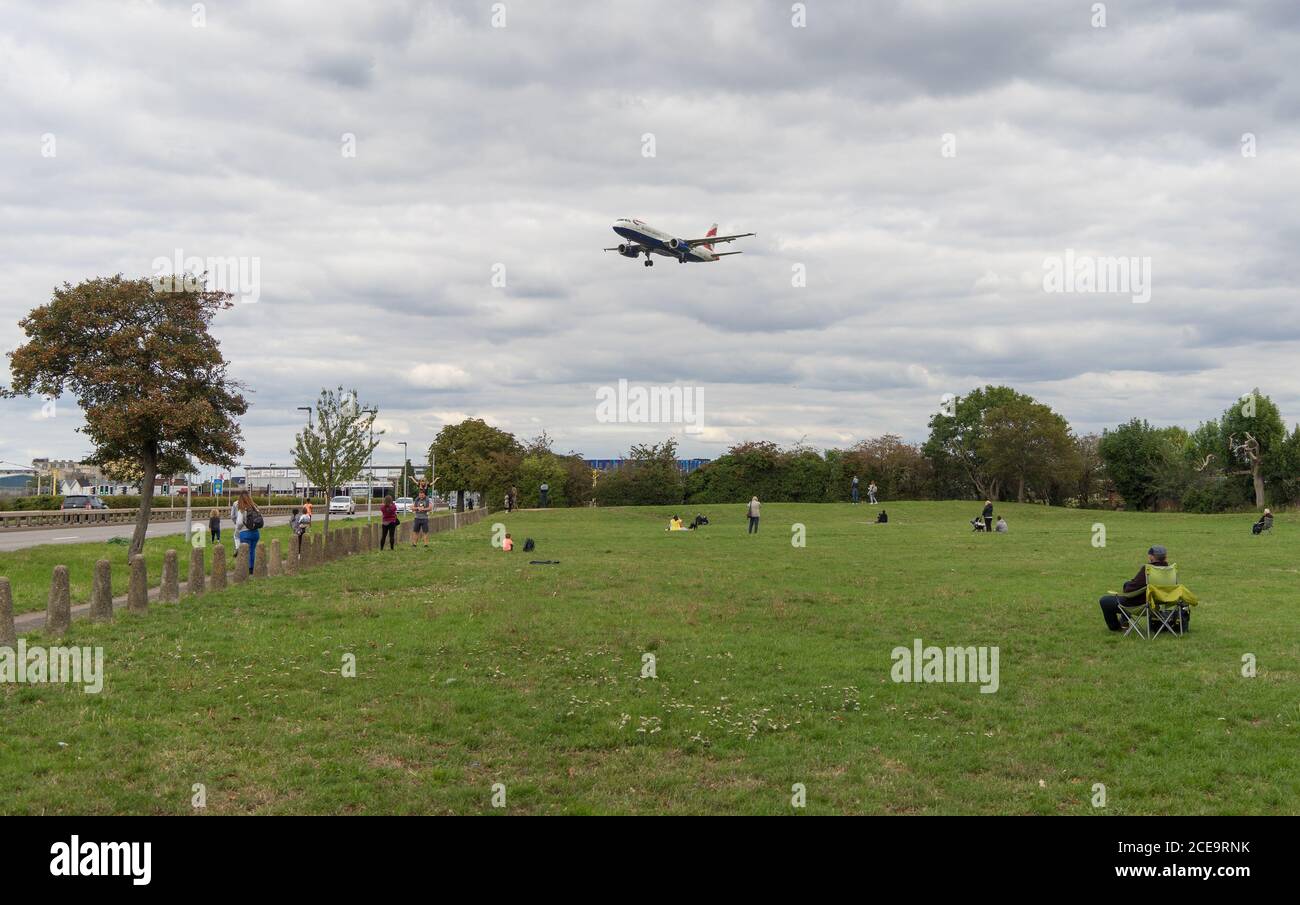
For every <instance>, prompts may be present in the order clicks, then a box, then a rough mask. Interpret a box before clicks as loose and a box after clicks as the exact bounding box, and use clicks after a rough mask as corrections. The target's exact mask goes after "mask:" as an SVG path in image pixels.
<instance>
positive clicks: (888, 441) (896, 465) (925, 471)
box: [836, 434, 932, 500]
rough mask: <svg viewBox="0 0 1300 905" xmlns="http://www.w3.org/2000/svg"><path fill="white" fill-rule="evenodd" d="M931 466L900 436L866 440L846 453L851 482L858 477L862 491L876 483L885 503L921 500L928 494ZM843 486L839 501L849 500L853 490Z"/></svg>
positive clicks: (919, 450)
mask: <svg viewBox="0 0 1300 905" xmlns="http://www.w3.org/2000/svg"><path fill="white" fill-rule="evenodd" d="M931 470H932V468H931V465H930V463H929V461H928V460H927V459H926V458H925V457H924V456H923V455H922V454H921V448H920V447H919V446H917V445H916V444H914V443H904V442H903V438H902V437H900V436H898V435H897V434H884V435H883V436H880V437H875V438H873V439H871V440H863V441H862V442H860V443H857V444H855V445H854V446H853V447H852V448H850V449H849V450H847V451H846V452H845V453H844V474H845V475H846V476H847V478H848V480H850V481H851V480H852V478H853V476H854V475H857V476H858V480H859V482H860V485H861V486H860V490H862V491H863V492H864V493H865V491H866V488H867V485H868V484H869V483H870V482H872V481H875V482H876V486H877V487H878V488H879V489H880V494H881V498H882V499H886V498H887V499H891V500H900V499H918V498H921V497H924V496H925V495H926V492H927V489H928V488H927V486H926V485H927V484H928V483H929V481H930V474H931ZM841 484H842V486H841V487H840V488H839V493H838V494H837V495H836V499H847V498H848V496H849V492H850V486H849V484H848V483H847V482H845V481H841Z"/></svg>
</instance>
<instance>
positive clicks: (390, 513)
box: [379, 503, 397, 525]
mask: <svg viewBox="0 0 1300 905" xmlns="http://www.w3.org/2000/svg"><path fill="white" fill-rule="evenodd" d="M379 512H380V514H381V515H383V517H384V524H385V525H391V524H393V522H395V521H397V504H396V503H385V504H384V505H382V506H380V507H379Z"/></svg>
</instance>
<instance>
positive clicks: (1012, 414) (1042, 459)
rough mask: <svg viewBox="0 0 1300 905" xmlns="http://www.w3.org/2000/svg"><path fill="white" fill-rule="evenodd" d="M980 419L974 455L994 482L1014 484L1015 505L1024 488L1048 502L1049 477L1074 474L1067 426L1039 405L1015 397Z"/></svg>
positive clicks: (1070, 438) (1071, 437)
mask: <svg viewBox="0 0 1300 905" xmlns="http://www.w3.org/2000/svg"><path fill="white" fill-rule="evenodd" d="M983 420H984V423H983V429H982V430H981V431H980V436H979V439H978V454H979V456H980V457H981V458H982V459H983V460H984V468H985V469H986V471H987V474H989V475H991V476H993V478H994V480H995V481H996V482H997V483H999V484H1001V485H1002V486H1004V487H1009V486H1011V485H1012V484H1014V485H1015V488H1016V502H1017V503H1023V502H1024V501H1025V487H1026V485H1033V486H1035V487H1037V488H1039V494H1038V495H1039V496H1041V497H1043V498H1047V497H1048V496H1049V494H1048V493H1047V489H1048V487H1049V485H1050V484H1051V483H1052V482H1053V480H1054V478H1056V477H1057V476H1060V475H1070V474H1074V473H1077V471H1078V462H1077V460H1076V458H1075V454H1074V452H1075V451H1074V436H1073V435H1072V434H1071V433H1070V425H1069V424H1068V423H1066V420H1065V419H1064V418H1062V417H1061V416H1060V415H1058V414H1057V413H1056V412H1054V411H1052V410H1051V409H1050V408H1048V407H1047V406H1046V405H1043V404H1042V403H1041V402H1035V401H1034V400H1033V399H1030V398H1029V397H1028V396H1021V395H1018V394H1017V396H1016V397H1015V398H1014V399H1010V400H1008V401H1006V402H1004V403H1002V404H1001V405H996V406H994V407H992V408H989V409H987V410H986V411H985V412H984V419H983ZM987 499H992V497H987Z"/></svg>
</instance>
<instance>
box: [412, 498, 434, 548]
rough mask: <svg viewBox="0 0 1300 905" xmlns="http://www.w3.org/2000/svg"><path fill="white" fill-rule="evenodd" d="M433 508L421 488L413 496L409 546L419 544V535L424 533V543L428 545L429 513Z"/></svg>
mask: <svg viewBox="0 0 1300 905" xmlns="http://www.w3.org/2000/svg"><path fill="white" fill-rule="evenodd" d="M432 509H433V502H432V501H431V500H430V499H429V497H428V496H427V495H425V492H424V491H423V490H421V491H420V495H419V496H418V497H416V498H415V524H414V525H412V526H411V546H412V547H418V546H419V545H420V535H421V534H423V535H424V545H425V546H426V547H427V546H429V513H430V511H432Z"/></svg>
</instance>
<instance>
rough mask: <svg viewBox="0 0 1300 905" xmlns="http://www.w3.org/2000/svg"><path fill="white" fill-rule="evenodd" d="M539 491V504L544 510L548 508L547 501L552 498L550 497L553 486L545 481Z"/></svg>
mask: <svg viewBox="0 0 1300 905" xmlns="http://www.w3.org/2000/svg"><path fill="white" fill-rule="evenodd" d="M537 491H538V495H539V497H540V499H539V500H538V503H539V505H540V506H541V507H542V508H543V509H545V508H546V506H547V501H548V500H549V498H550V496H551V485H550V484H547V483H546V482H545V481H543V482H542V486H541V487H539V488H537Z"/></svg>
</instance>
